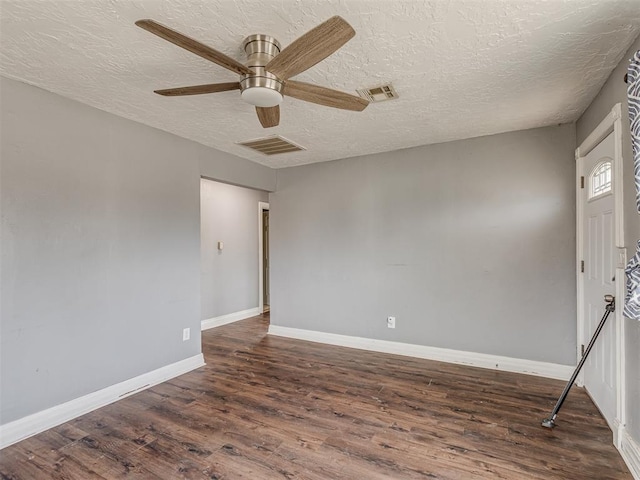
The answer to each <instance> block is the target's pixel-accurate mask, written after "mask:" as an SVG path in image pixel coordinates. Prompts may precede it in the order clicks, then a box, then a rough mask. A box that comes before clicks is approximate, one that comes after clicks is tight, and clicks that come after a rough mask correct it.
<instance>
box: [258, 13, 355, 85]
mask: <svg viewBox="0 0 640 480" xmlns="http://www.w3.org/2000/svg"><path fill="white" fill-rule="evenodd" d="M355 34H356V32H355V30H354V29H353V28H351V25H349V24H348V23H347V22H346V21H345V20H344V19H343V18H341V17H339V16H337V15H336V16H335V17H331V18H330V19H329V20H327V21H326V22H324V23H321V24H320V25H318V26H317V27H315V28H313V29H312V30H309V31H308V32H307V33H305V34H304V35H302V36H301V37H300V38H298V39H296V40H294V41H293V43H291V44H289V45H288V46H287V47H286V48H285V49H284V50H282V52H280V54H279V55H277V56H276V57H275V58H273V59H272V60H271V61H270V62H269V63H267V65H266V66H265V68H266V70H267V71H269V72H271V73H273V74H274V75H275V76H276V77H278V78H280V79H282V80H286V79H287V78H290V77H293V76H295V75H298V74H299V73H302V72H304V71H305V70H307V69H308V68H311V67H313V66H314V65H315V64H316V63H318V62H320V61H321V60H324V59H325V58H327V57H328V56H329V55H331V54H332V53H333V52H335V51H336V50H338V49H339V48H340V47H341V46H342V45H344V44H345V43H347V42H348V41H349V40H351V39H352V38H353V36H354V35H355Z"/></svg>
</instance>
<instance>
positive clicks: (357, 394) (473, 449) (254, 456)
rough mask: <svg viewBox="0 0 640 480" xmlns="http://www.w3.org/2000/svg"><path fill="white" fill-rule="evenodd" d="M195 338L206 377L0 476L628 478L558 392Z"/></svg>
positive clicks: (52, 438) (77, 429) (487, 377)
mask: <svg viewBox="0 0 640 480" xmlns="http://www.w3.org/2000/svg"><path fill="white" fill-rule="evenodd" d="M267 325H268V317H266V316H261V317H255V318H252V319H249V320H244V321H241V322H237V323H235V324H231V325H226V326H223V327H219V328H216V329H213V330H208V331H206V332H203V350H204V354H205V359H206V362H207V365H206V367H202V368H200V369H198V370H195V371H193V372H190V373H188V374H186V375H183V376H181V377H178V378H175V379H173V380H171V381H169V382H165V383H163V384H161V385H158V386H156V387H153V388H151V389H148V390H146V391H144V392H141V393H138V394H136V395H133V396H131V397H128V398H126V399H124V400H121V401H119V402H117V403H115V404H113V405H109V406H107V407H104V408H101V409H99V410H96V411H94V412H92V413H89V414H87V415H84V416H82V417H79V418H77V419H75V420H72V421H70V422H68V423H66V424H63V425H61V426H59V427H56V428H53V429H51V430H49V431H46V432H44V433H41V434H39V435H36V436H34V437H32V438H30V439H27V440H24V441H22V442H20V443H18V444H16V445H13V446H11V447H8V448H6V449H4V450H3V451H2V452H0V475H1V478H2V479H13V480H17V479H28V480H37V479H78V480H90V479H121V478H124V479H145V480H146V479H171V480H173V479H209V480H214V479H215V480H223V479H224V480H229V479H251V480H267V479H289V480H290V479H308V480H320V479H322V480H326V479H349V480H378V479H385V480H388V479H394V480H400V479H465V480H466V479H470V480H479V479H518V480H519V479H545V480H560V479H580V480H588V479H594V480H595V479H598V480H602V479H631V475H630V473H629V472H628V470H627V468H626V466H625V465H624V462H623V461H622V459H621V458H620V456H619V455H618V453H617V451H616V450H615V448H614V447H613V445H612V444H611V431H610V430H609V429H608V427H607V425H606V423H605V421H604V420H603V419H602V417H601V416H600V414H599V413H598V411H597V410H596V408H595V407H594V405H593V404H592V403H591V401H590V400H589V398H588V397H587V395H586V393H585V392H584V391H582V390H580V389H574V390H573V391H572V392H571V394H570V395H569V398H568V400H567V402H566V404H565V406H564V407H563V410H562V411H561V413H560V416H559V418H558V427H557V428H556V429H555V430H553V431H549V430H546V429H543V428H541V427H540V421H541V419H542V418H543V417H545V415H546V414H547V413H548V412H549V411H550V410H551V408H552V407H553V405H554V403H555V400H556V398H557V396H558V395H559V393H560V391H561V390H562V387H563V382H559V381H554V380H547V379H542V378H537V377H531V376H526V375H518V374H511V373H505V372H495V371H491V370H483V369H476V368H471V367H464V366H457V365H449V364H445V363H439V362H432V361H428V360H420V359H412V358H408V357H400V356H394V355H386V354H379V353H371V352H364V351H359V350H351V349H347V348H341V347H333V346H327V345H321V344H316V343H310V342H303V341H298V340H291V339H285V338H279V337H272V336H267V335H266V330H267Z"/></svg>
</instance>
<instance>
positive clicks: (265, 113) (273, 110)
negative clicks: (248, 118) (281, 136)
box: [256, 105, 280, 128]
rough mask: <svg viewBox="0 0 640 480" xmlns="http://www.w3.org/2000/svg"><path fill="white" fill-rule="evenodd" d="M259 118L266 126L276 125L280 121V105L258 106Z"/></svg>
mask: <svg viewBox="0 0 640 480" xmlns="http://www.w3.org/2000/svg"><path fill="white" fill-rule="evenodd" d="M256 113H257V114H258V120H260V123H261V124H262V126H263V127H264V128H270V127H275V126H277V125H278V124H279V123H280V106H278V105H276V106H275V107H256Z"/></svg>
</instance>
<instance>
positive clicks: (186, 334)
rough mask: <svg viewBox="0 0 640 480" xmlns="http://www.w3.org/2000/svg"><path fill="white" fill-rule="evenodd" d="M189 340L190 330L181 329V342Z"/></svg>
mask: <svg viewBox="0 0 640 480" xmlns="http://www.w3.org/2000/svg"><path fill="white" fill-rule="evenodd" d="M190 338H191V329H190V328H183V329H182V341H183V342H186V341H187V340H189V339H190Z"/></svg>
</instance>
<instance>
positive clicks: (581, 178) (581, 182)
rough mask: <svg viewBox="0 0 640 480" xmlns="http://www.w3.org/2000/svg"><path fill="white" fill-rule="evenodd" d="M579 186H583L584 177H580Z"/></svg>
mask: <svg viewBox="0 0 640 480" xmlns="http://www.w3.org/2000/svg"><path fill="white" fill-rule="evenodd" d="M580 188H584V177H580Z"/></svg>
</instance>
